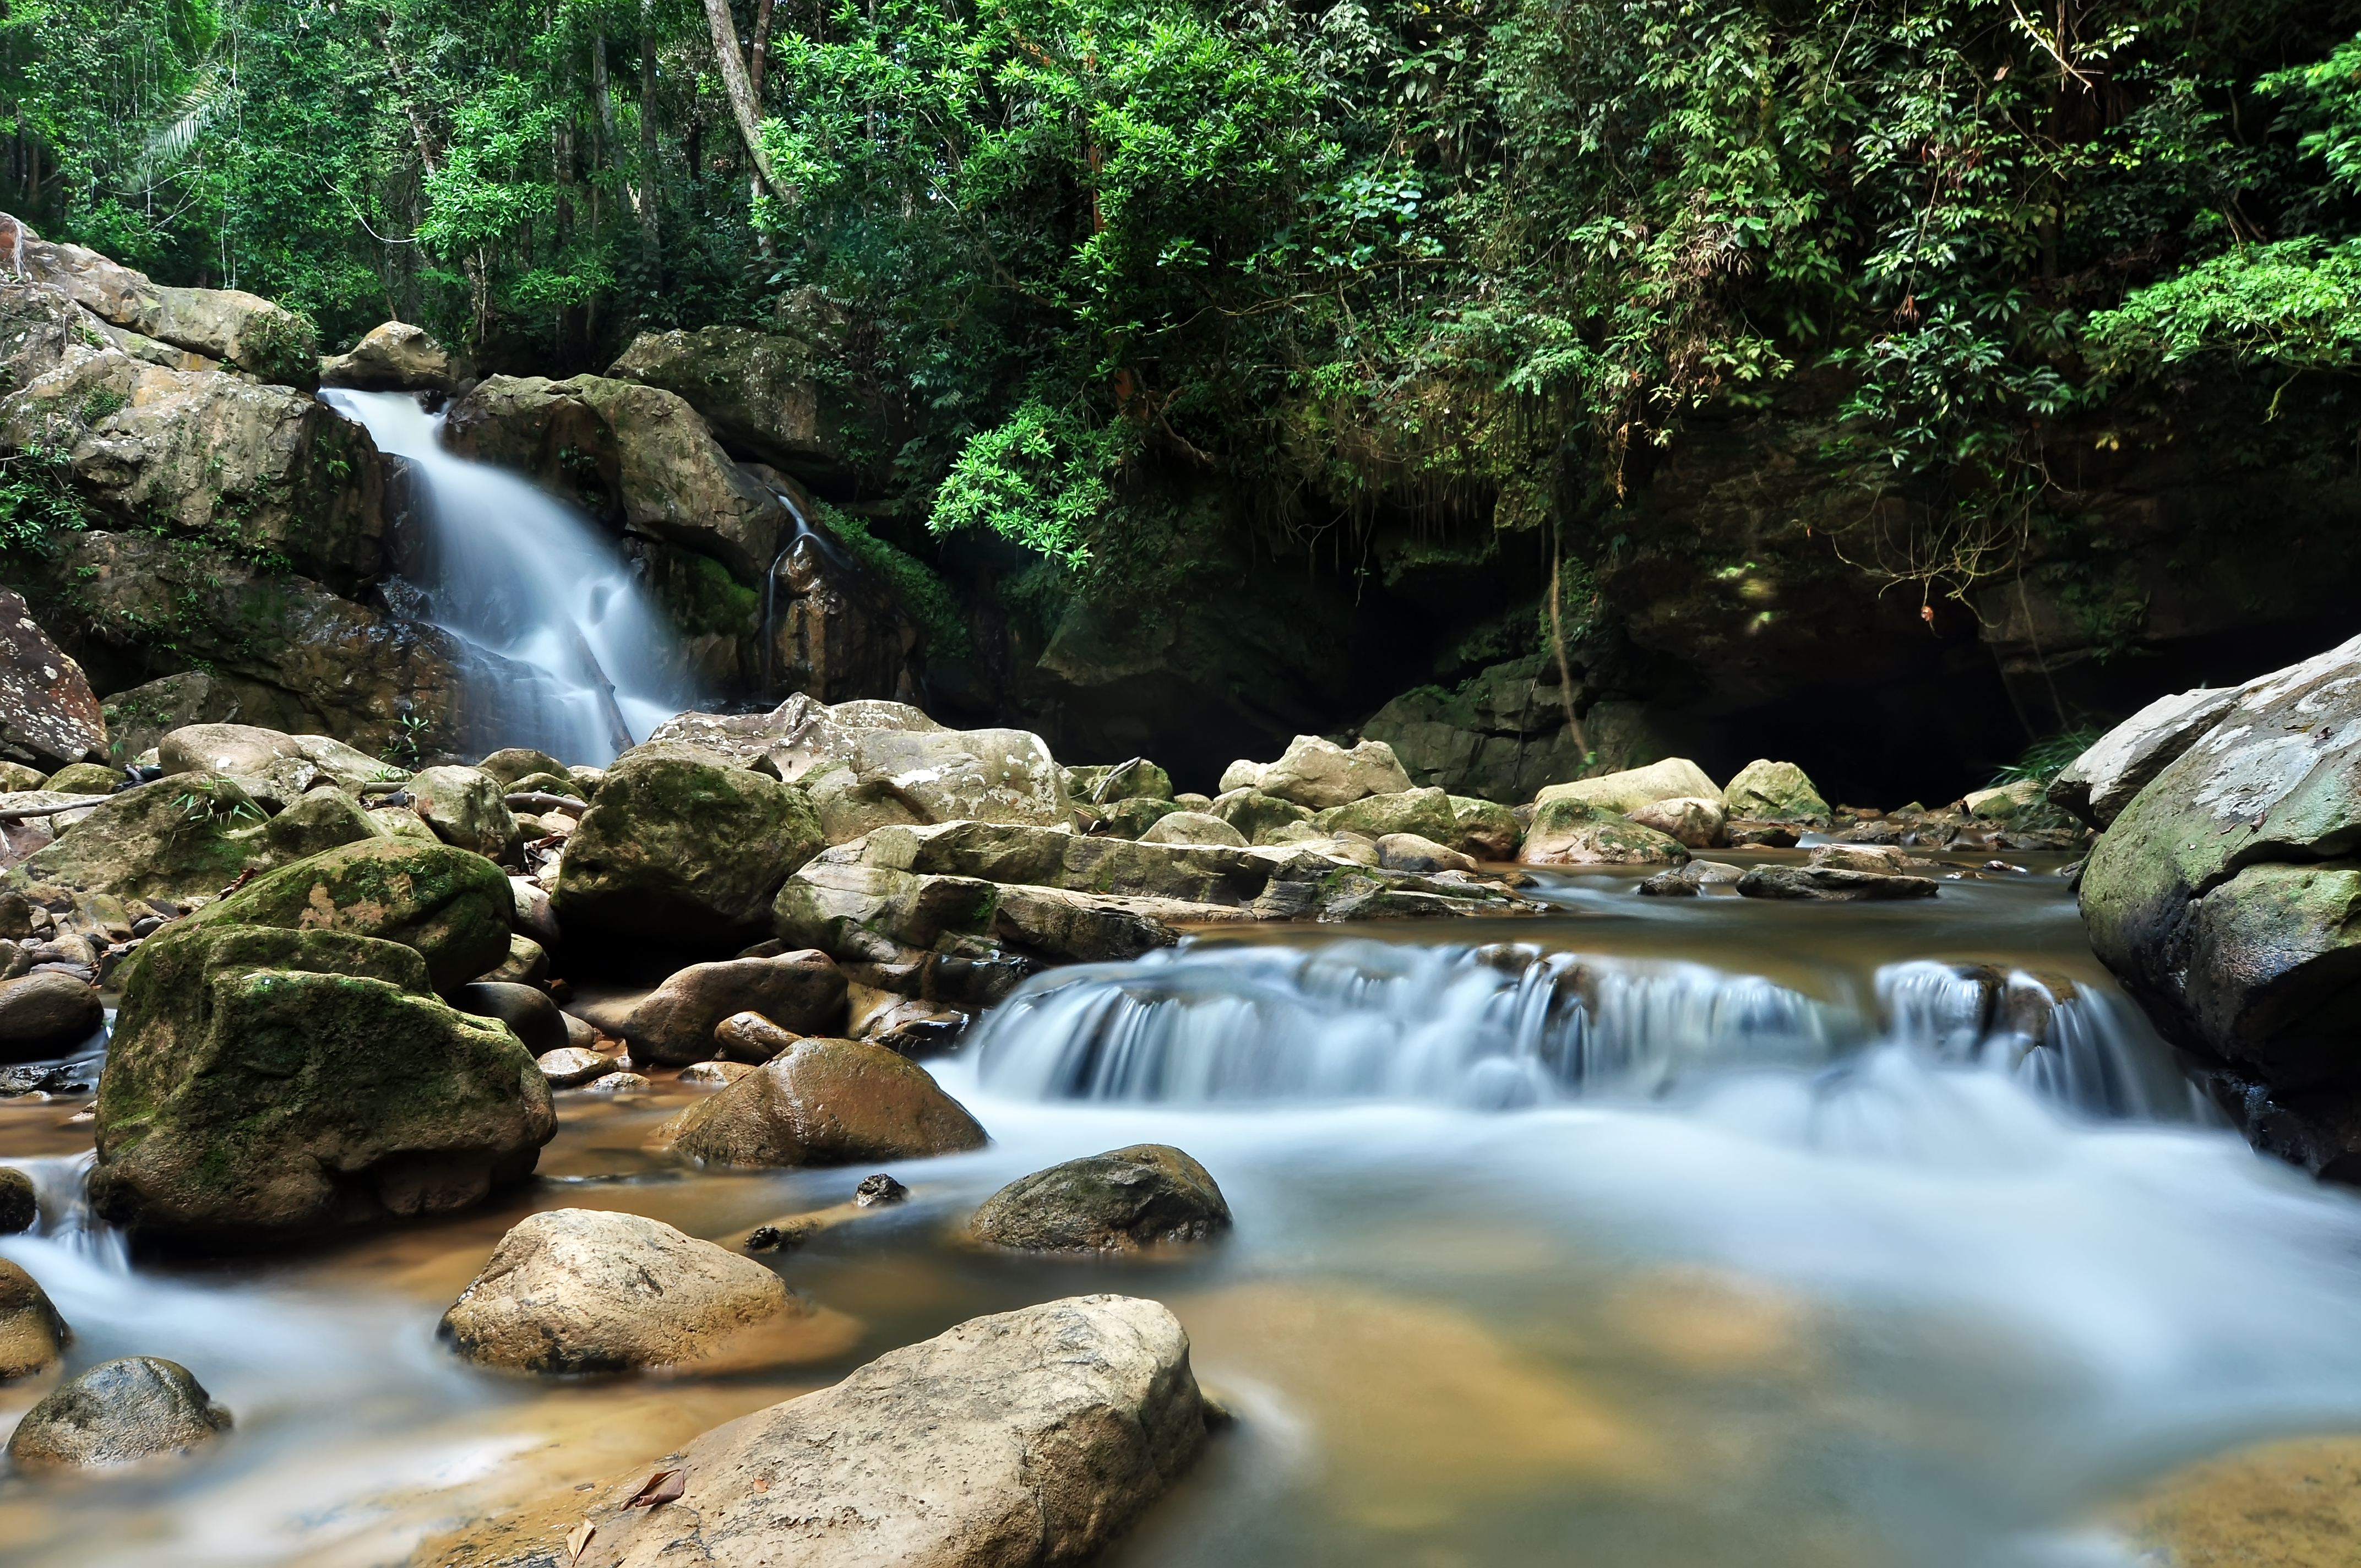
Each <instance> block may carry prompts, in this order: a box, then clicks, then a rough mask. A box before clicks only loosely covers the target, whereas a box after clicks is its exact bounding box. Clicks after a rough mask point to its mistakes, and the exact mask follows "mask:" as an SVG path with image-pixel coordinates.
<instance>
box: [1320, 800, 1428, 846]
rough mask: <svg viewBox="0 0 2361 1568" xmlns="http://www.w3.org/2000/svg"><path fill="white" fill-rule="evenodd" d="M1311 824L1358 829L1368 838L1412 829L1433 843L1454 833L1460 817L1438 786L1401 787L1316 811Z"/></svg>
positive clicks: (1341, 829) (1330, 828)
mask: <svg viewBox="0 0 2361 1568" xmlns="http://www.w3.org/2000/svg"><path fill="white" fill-rule="evenodd" d="M1312 826H1313V827H1314V828H1318V829H1320V831H1322V832H1323V833H1358V834H1360V835H1362V836H1363V837H1365V838H1367V839H1382V838H1384V837H1385V836H1386V835H1387V834H1389V833H1415V834H1417V835H1418V836H1419V837H1420V838H1422V839H1433V840H1434V841H1435V842H1436V843H1438V844H1439V843H1442V842H1444V841H1445V840H1446V839H1452V838H1454V837H1455V836H1456V835H1457V833H1458V828H1459V820H1458V817H1456V815H1455V814H1454V812H1453V811H1452V808H1451V797H1450V796H1449V795H1445V794H1444V793H1443V792H1442V791H1441V790H1439V789H1411V790H1400V791H1398V792H1395V793H1393V794H1389V795H1364V796H1362V797H1361V798H1360V799H1358V800H1356V801H1352V802H1350V803H1348V804H1346V805H1344V806H1333V807H1331V808H1330V809H1328V810H1326V811H1323V812H1320V813H1318V814H1317V815H1315V816H1314V817H1312Z"/></svg>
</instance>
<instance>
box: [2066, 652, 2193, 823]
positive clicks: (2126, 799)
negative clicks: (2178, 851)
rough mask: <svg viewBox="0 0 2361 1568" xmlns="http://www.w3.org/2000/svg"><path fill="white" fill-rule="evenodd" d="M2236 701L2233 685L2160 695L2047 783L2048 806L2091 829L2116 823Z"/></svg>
mask: <svg viewBox="0 0 2361 1568" xmlns="http://www.w3.org/2000/svg"><path fill="white" fill-rule="evenodd" d="M2237 700H2238V688H2237V687H2235V686H2216V687H2206V686H2200V687H2199V688H2197V689H2196V690H2195V691H2185V692H2180V693H2177V694H2175V695H2174V696H2160V697H2158V698H2157V699H2156V700H2155V701H2154V702H2152V703H2149V704H2148V705H2147V707H2143V708H2141V709H2140V710H2139V711H2138V712H2137V713H2135V714H2133V715H2132V716H2131V717H2130V718H2126V719H2125V720H2124V721H2123V722H2122V723H2121V724H2118V725H2116V726H2115V727H2114V729H2110V730H2108V731H2107V732H2106V733H2105V734H2104V735H2103V736H2101V737H2100V738H2099V740H2098V742H2097V744H2095V745H2093V746H2092V748H2091V749H2090V750H2089V751H2085V752H2083V753H2082V754H2081V756H2079V757H2077V758H2075V759H2074V760H2073V761H2072V762H2069V763H2067V764H2066V766H2065V767H2064V768H2062V769H2060V770H2059V773H2058V776H2057V777H2055V778H2053V779H2051V780H2050V781H2049V789H2048V799H2049V804H2050V805H2052V806H2057V807H2058V808H2059V809H2060V810H2062V811H2066V812H2070V813H2071V814H2072V815H2073V816H2075V817H2080V818H2081V820H2083V821H2084V822H2087V823H2089V824H2090V825H2091V826H2092V827H2093V828H2106V827H2108V826H2110V825H2112V824H2113V823H2114V820H2115V818H2116V817H2118V816H2120V815H2121V814H2122V812H2123V809H2124V807H2125V806H2129V805H2130V804H2131V803H2132V799H2133V797H2134V796H2136V795H2138V794H2139V792H2140V791H2141V790H2143V789H2146V788H2147V786H2148V784H2149V783H2150V782H2151V781H2152V780H2154V779H2155V777H2156V776H2157V774H2158V773H2162V772H2164V770H2165V769H2166V768H2168V767H2169V766H2171V765H2172V763H2173V762H2175V761H2177V760H2178V759H2179V758H2180V754H2181V753H2182V752H2184V751H2188V750H2189V748H2190V747H2191V746H2193V745H2195V744H2196V743H2197V742H2198V741H2199V740H2202V739H2203V737H2204V736H2205V734H2206V732H2207V731H2208V730H2210V729H2213V727H2214V726H2215V725H2216V724H2219V723H2220V722H2221V721H2222V717H2223V715H2224V714H2226V713H2228V712H2229V711H2230V708H2231V707H2232V705H2233V704H2235V702H2237Z"/></svg>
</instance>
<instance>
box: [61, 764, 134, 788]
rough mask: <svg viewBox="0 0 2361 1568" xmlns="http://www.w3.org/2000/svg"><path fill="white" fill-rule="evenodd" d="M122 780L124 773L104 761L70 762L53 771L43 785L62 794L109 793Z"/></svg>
mask: <svg viewBox="0 0 2361 1568" xmlns="http://www.w3.org/2000/svg"><path fill="white" fill-rule="evenodd" d="M122 782H123V775H122V774H121V773H118V772H116V771H115V769H113V768H110V767H108V766H107V765H106V764H105V763H104V762H69V763H67V764H66V765H65V766H64V767H62V768H60V769H59V770H58V771H57V772H56V773H51V774H50V775H49V778H48V779H47V780H46V781H44V782H43V783H42V784H41V787H42V788H43V789H52V790H56V791H57V792H58V793H59V794H60V795H109V794H112V793H113V792H114V790H115V785H116V784H121V783H122Z"/></svg>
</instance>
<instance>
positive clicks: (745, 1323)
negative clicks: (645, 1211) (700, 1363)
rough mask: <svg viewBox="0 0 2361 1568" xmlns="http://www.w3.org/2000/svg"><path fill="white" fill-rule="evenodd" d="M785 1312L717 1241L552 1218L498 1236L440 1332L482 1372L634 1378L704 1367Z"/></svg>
mask: <svg viewBox="0 0 2361 1568" xmlns="http://www.w3.org/2000/svg"><path fill="white" fill-rule="evenodd" d="M788 1304H789V1297H788V1295H787V1288H786V1286H785V1284H783V1283H782V1282H781V1281H780V1279H779V1277H778V1276H777V1275H775V1274H774V1273H772V1272H771V1271H770V1270H769V1269H767V1268H765V1267H763V1266H762V1265H761V1264H759V1263H756V1262H754V1261H753V1260H752V1259H751V1258H747V1257H741V1256H739V1255H737V1254H735V1253H730V1252H727V1251H724V1250H723V1249H722V1248H720V1247H718V1246H716V1245H713V1244H712V1243H711V1242H704V1241H698V1240H697V1239H696V1238H695V1237H693V1236H686V1235H683V1234H681V1233H680V1232H678V1231H676V1230H675V1229H673V1228H672V1227H671V1226H670V1225H667V1224H664V1223H660V1222H658V1221H655V1220H647V1219H642V1218H641V1217H640V1216H639V1215H637V1214H616V1213H607V1212H600V1211H598V1210H591V1209H555V1210H552V1211H550V1212H546V1213H541V1214H535V1215H533V1216H532V1217H531V1218H529V1219H527V1220H524V1221H523V1222H522V1223H519V1224H518V1225H516V1226H515V1227H514V1228H513V1229H511V1231H510V1232H509V1234H506V1235H504V1236H502V1237H501V1238H500V1245H498V1246H496V1247H494V1248H493V1249H492V1255H491V1257H490V1258H489V1260H488V1261H487V1262H486V1263H485V1265H484V1266H483V1268H482V1269H481V1271H479V1272H478V1274H477V1276H476V1277H475V1280H474V1282H473V1283H472V1284H470V1285H469V1286H468V1287H467V1289H466V1290H465V1291H463V1292H461V1294H460V1297H459V1299H458V1300H456V1302H454V1303H452V1306H451V1310H449V1311H447V1312H445V1313H444V1314H443V1321H442V1326H441V1332H442V1333H443V1335H444V1337H445V1338H446V1339H448V1340H450V1341H451V1342H452V1343H453V1345H454V1346H455V1347H456V1349H457V1351H458V1353H459V1354H461V1355H463V1356H465V1357H466V1358H467V1359H468V1360H469V1361H473V1362H476V1363H478V1364H479V1365H486V1366H502V1367H508V1368H511V1369H512V1370H515V1371H522V1372H627V1371H631V1370H632V1369H634V1368H637V1367H642V1366H675V1365H680V1364H682V1363H684V1362H693V1361H697V1360H699V1359H701V1358H703V1357H705V1356H707V1355H709V1354H712V1352H713V1351H714V1350H715V1349H716V1348H718V1347H719V1344H720V1343H721V1342H722V1341H723V1340H725V1339H727V1338H728V1337H729V1336H730V1335H731V1334H733V1333H735V1332H739V1331H740V1330H742V1329H746V1328H750V1327H752V1326H753V1325H755V1324H757V1323H762V1322H765V1321H770V1320H773V1319H775V1318H778V1317H780V1316H782V1315H784V1314H785V1312H786V1311H787V1310H788Z"/></svg>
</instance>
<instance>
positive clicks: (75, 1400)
mask: <svg viewBox="0 0 2361 1568" xmlns="http://www.w3.org/2000/svg"><path fill="white" fill-rule="evenodd" d="M229 1429H230V1413H229V1411H228V1410H227V1409H224V1408H223V1407H222V1406H220V1405H217V1404H215V1403H214V1399H213V1396H211V1395H209V1394H207V1393H206V1392H205V1390H204V1387H203V1385H202V1384H200V1383H199V1382H198V1381H197V1380H196V1379H195V1378H194V1377H192V1376H190V1374H189V1369H188V1368H187V1367H185V1366H182V1365H180V1364H179V1363H178V1362H173V1361H165V1360H162V1359H160V1358H159V1357H157V1356H152V1355H131V1356H126V1357H124V1358H123V1359H122V1360H120V1361H107V1362H102V1363H100V1364H99V1365H96V1366H93V1367H92V1368H91V1369H90V1370H89V1371H87V1372H85V1373H83V1374H82V1376H79V1377H77V1378H75V1379H73V1380H72V1381H71V1382H70V1383H68V1384H66V1385H65V1386H64V1387H60V1388H59V1389H58V1390H57V1391H56V1392H54V1393H52V1394H50V1395H49V1397H48V1398H45V1399H43V1400H42V1401H41V1402H40V1403H39V1404H38V1405H35V1406H34V1407H33V1408H32V1409H29V1410H27V1411H26V1412H25V1419H24V1420H22V1421H19V1422H18V1423H17V1425H16V1432H15V1433H14V1435H12V1436H11V1437H10V1438H9V1439H8V1457H9V1458H10V1459H11V1460H13V1461H14V1462H15V1463H16V1466H17V1468H19V1469H23V1470H49V1469H66V1468H72V1469H82V1470H96V1469H104V1468H107V1467H109V1466H113V1465H117V1464H136V1463H137V1462H138V1461H140V1460H142V1459H153V1458H155V1457H156V1456H158V1455H159V1454H165V1453H187V1452H188V1451H189V1450H191V1449H192V1448H196V1447H199V1446H201V1445H202V1444H204V1443H207V1442H212V1441H213V1440H214V1438H216V1437H219V1436H220V1435H221V1434H222V1433H223V1432H225V1431H228V1430H229Z"/></svg>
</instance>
